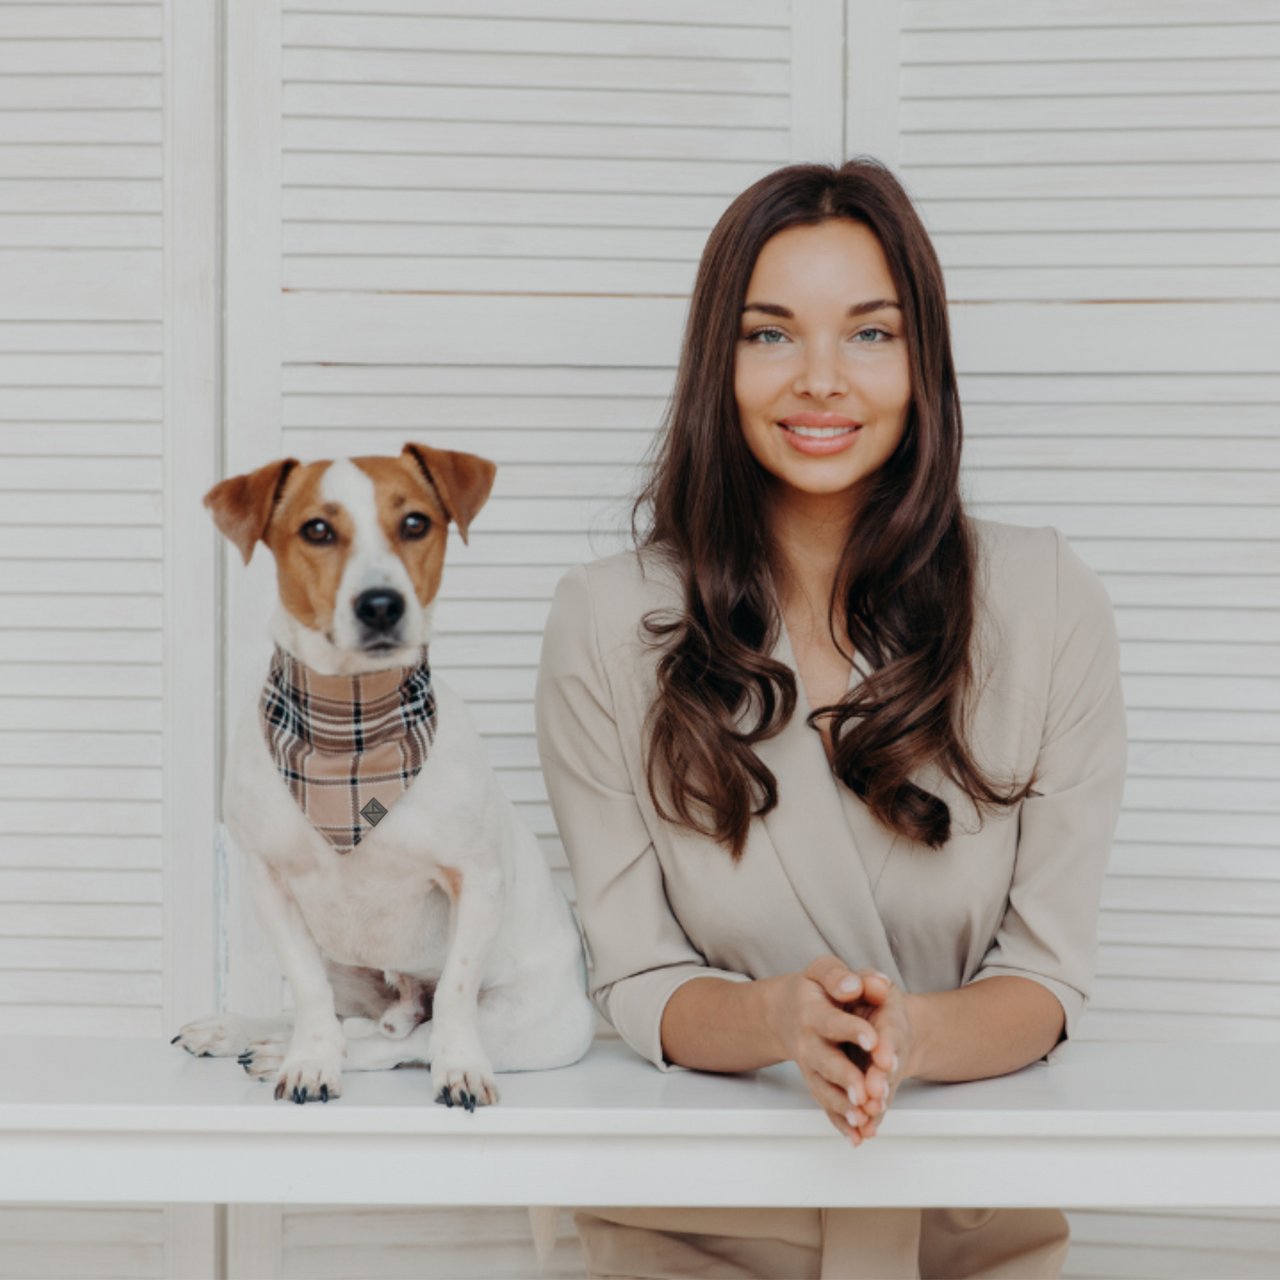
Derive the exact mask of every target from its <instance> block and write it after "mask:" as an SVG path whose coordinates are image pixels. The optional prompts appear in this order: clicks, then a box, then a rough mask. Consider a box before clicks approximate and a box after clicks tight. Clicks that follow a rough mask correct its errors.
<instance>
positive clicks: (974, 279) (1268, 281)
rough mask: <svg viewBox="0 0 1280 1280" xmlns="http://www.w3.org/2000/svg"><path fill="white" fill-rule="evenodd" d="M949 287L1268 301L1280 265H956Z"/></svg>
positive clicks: (958, 295)
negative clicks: (1175, 268)
mask: <svg viewBox="0 0 1280 1280" xmlns="http://www.w3.org/2000/svg"><path fill="white" fill-rule="evenodd" d="M947 290H948V294H949V296H950V298H951V300H952V301H953V302H1040V301H1045V300H1048V299H1054V300H1057V301H1071V302H1096V301H1097V300H1098V299H1107V300H1109V301H1113V302H1137V303H1148V302H1150V301H1152V300H1153V299H1165V300H1168V301H1171V302H1191V301H1201V300H1203V301H1204V302H1207V303H1214V302H1217V301H1218V300H1219V299H1221V298H1222V297H1223V296H1224V295H1225V296H1230V297H1234V298H1242V299H1248V298H1260V299H1268V300H1270V299H1274V298H1278V297H1280V267H1252V268H1250V267H1182V268H1179V269H1178V270H1176V271H1175V270H1173V269H1171V268H1170V267H1167V266H1166V267H1114V268H1112V267H1105V268H1103V267H1095V268H1087V269H1086V268H1082V267H955V268H953V269H952V270H950V271H949V272H948V273H947Z"/></svg>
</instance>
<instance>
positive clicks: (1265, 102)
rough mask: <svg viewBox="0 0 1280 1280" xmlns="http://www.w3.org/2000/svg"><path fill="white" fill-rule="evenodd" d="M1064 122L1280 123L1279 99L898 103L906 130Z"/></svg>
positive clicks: (1118, 125) (1161, 125)
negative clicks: (900, 106)
mask: <svg viewBox="0 0 1280 1280" xmlns="http://www.w3.org/2000/svg"><path fill="white" fill-rule="evenodd" d="M1064 122H1069V123H1070V126H1071V128H1072V129H1073V130H1082V129H1150V130H1155V129H1196V130H1200V129H1223V128H1226V129H1231V128H1235V129H1256V128H1260V127H1265V126H1267V125H1271V126H1275V125H1280V102H1278V101H1277V95H1276V94H1273V93H1241V94H1226V93H1224V94H1211V93H1201V94H1196V95H1194V96H1181V97H1180V96H1177V95H1170V96H1168V97H1161V96H1158V95H1154V94H1152V95H1141V96H1136V97H1135V96H1133V95H1124V94H1116V95H1113V96H1110V97H1089V98H1080V97H1075V98H1044V97H1029V98H955V99H947V98H914V99H909V100H908V101H906V102H904V103H903V104H902V128H903V131H904V132H905V133H918V134H925V133H929V134H934V135H938V134H949V133H965V132H968V131H970V130H973V131H977V130H983V129H990V130H993V131H995V132H1003V131H1008V130H1014V129H1019V130H1021V129H1050V130H1054V131H1057V130H1060V129H1061V128H1062V126H1063V124H1064ZM1205 203H1208V202H1205ZM1150 212H1151V213H1152V214H1153V215H1154V216H1155V217H1156V218H1157V219H1158V218H1161V217H1164V216H1167V215H1166V214H1165V212H1164V211H1163V210H1156V209H1153V210H1151V211H1150ZM1272 225H1274V223H1273V224H1272ZM1025 228H1026V224H1025V223H1023V224H1021V229H1025Z"/></svg>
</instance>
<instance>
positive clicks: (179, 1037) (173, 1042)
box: [169, 1031, 182, 1044]
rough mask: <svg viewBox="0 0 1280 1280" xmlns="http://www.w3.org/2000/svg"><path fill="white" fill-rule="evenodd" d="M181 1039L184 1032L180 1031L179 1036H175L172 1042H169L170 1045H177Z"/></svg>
mask: <svg viewBox="0 0 1280 1280" xmlns="http://www.w3.org/2000/svg"><path fill="white" fill-rule="evenodd" d="M181 1039H182V1032H181V1031H179V1032H178V1034H177V1035H176V1036H174V1037H173V1039H172V1040H170V1041H169V1043H170V1044H177V1043H178V1041H179V1040H181Z"/></svg>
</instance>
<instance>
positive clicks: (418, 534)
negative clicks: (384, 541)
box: [400, 511, 431, 542]
mask: <svg viewBox="0 0 1280 1280" xmlns="http://www.w3.org/2000/svg"><path fill="white" fill-rule="evenodd" d="M430 529H431V517H430V516H424V515H423V514H422V512H420V511H411V512H410V513H409V514H408V515H407V516H405V518H404V519H403V520H401V521H400V536H401V537H402V538H408V539H409V540H410V541H411V542H416V541H417V540H418V539H419V538H425V537H426V536H427V533H428V532H429V531H430Z"/></svg>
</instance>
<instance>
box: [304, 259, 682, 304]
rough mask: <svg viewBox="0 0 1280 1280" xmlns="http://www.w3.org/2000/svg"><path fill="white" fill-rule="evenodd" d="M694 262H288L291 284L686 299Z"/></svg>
mask: <svg viewBox="0 0 1280 1280" xmlns="http://www.w3.org/2000/svg"><path fill="white" fill-rule="evenodd" d="M694 272H695V266H694V263H693V262H692V261H689V262H676V263H670V262H616V261H610V260H607V259H606V260H597V261H585V262H578V261H573V260H559V261H557V260H555V259H545V258H489V257H483V258H436V259H431V258H354V259H353V258H315V257H311V258H306V257H292V258H287V259H285V263H284V285H285V288H286V289H290V290H295V291H303V290H325V291H353V290H356V291H366V290H371V291H375V292H388V293H390V292H398V291H403V290H408V291H411V292H418V293H427V294H435V293H470V292H479V293H489V294H496V293H498V292H499V291H500V290H502V289H505V288H511V289H514V290H516V291H517V292H519V293H524V294H548V293H572V294H575V295H577V296H579V297H586V296H591V295H597V296H604V297H609V296H616V295H618V294H632V295H641V294H657V295H659V296H665V297H683V296H685V295H687V294H688V293H689V291H690V290H691V289H692V287H693V279H694Z"/></svg>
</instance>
